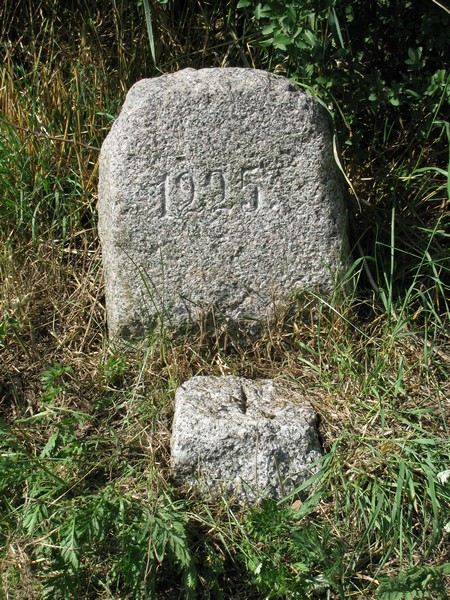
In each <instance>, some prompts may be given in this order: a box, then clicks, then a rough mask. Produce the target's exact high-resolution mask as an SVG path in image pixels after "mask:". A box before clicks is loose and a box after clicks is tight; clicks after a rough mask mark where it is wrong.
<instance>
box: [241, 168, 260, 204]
mask: <svg viewBox="0 0 450 600" xmlns="http://www.w3.org/2000/svg"><path fill="white" fill-rule="evenodd" d="M258 175H259V169H258V168H257V167H242V168H241V187H242V191H243V192H244V202H243V204H242V206H243V207H244V208H245V209H246V210H257V209H258V208H259V205H260V201H261V198H260V196H261V194H260V190H259V188H258V185H257V176H258Z"/></svg>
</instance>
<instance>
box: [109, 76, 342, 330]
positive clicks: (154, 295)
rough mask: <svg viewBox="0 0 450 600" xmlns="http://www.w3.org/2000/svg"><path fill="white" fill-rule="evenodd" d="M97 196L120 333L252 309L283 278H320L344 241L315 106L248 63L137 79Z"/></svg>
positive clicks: (282, 292) (287, 284) (283, 288)
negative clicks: (207, 312)
mask: <svg viewBox="0 0 450 600" xmlns="http://www.w3.org/2000/svg"><path fill="white" fill-rule="evenodd" d="M98 209H99V231H100V236H101V241H102V246H103V261H104V270H105V279H106V305H107V314H108V322H109V331H110V335H111V336H112V337H116V336H117V337H119V338H124V339H130V340H131V339H134V338H136V339H139V338H140V337H142V336H144V335H145V332H146V330H147V328H148V327H150V326H151V325H152V322H154V321H155V319H158V317H161V316H163V317H164V319H165V322H166V323H167V324H169V325H171V324H172V325H175V326H178V325H183V324H185V323H187V322H190V321H191V320H192V319H195V318H197V316H198V314H199V313H200V312H201V311H202V310H204V309H205V308H207V307H210V306H216V307H218V308H219V309H220V310H221V311H222V312H223V313H224V314H225V315H226V316H227V317H228V318H230V319H232V320H236V319H239V320H242V319H247V318H249V319H252V320H253V319H256V320H260V319H264V318H265V317H266V316H267V314H268V313H269V312H270V311H271V309H272V307H273V306H274V303H275V304H276V303H278V302H279V301H280V300H283V299H286V297H287V296H289V294H290V293H291V292H292V291H293V290H294V289H311V288H313V289H322V290H324V291H327V290H329V289H330V288H331V287H332V278H333V274H334V273H335V272H336V271H337V270H338V269H339V267H340V265H341V257H342V255H343V252H344V253H345V252H346V247H347V245H346V241H345V227H346V217H345V210H344V204H343V185H342V181H341V176H340V173H339V170H338V168H337V166H336V164H335V161H334V158H333V150H332V132H331V129H330V126H329V123H328V118H327V115H326V111H325V110H324V109H323V108H322V107H321V106H320V104H319V103H318V102H317V101H316V100H314V99H313V98H311V97H309V96H307V95H306V94H305V93H303V92H302V91H300V90H299V89H298V88H297V87H296V86H294V85H292V84H291V83H290V82H289V81H288V80H287V79H285V78H284V77H280V76H276V75H272V74H269V73H266V72H263V71H257V70H251V69H238V68H229V69H216V68H214V69H201V70H198V71H197V70H194V69H185V70H183V71H180V72H178V73H174V74H168V75H163V76H161V77H157V78H155V79H147V80H142V81H140V82H138V83H136V84H135V85H134V86H133V87H132V89H131V90H130V91H129V93H128V95H127V98H126V101H125V104H124V106H123V108H122V111H121V113H120V116H119V117H118V119H117V120H116V122H115V123H114V125H113V127H112V129H111V131H110V133H109V135H108V136H107V138H106V140H105V142H104V144H103V146H102V151H101V156H100V185H99V203H98Z"/></svg>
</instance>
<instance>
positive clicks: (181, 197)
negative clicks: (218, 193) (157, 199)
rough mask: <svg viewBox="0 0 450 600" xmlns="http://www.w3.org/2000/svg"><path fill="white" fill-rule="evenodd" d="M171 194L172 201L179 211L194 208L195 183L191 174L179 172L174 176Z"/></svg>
mask: <svg viewBox="0 0 450 600" xmlns="http://www.w3.org/2000/svg"><path fill="white" fill-rule="evenodd" d="M173 196H174V199H173V201H174V202H175V205H176V206H177V208H178V210H180V212H184V211H186V210H193V209H194V210H195V207H194V201H195V185H194V180H193V179H192V175H190V174H189V173H181V174H180V175H178V176H177V177H176V178H175V186H174V190H173ZM171 199H172V198H171Z"/></svg>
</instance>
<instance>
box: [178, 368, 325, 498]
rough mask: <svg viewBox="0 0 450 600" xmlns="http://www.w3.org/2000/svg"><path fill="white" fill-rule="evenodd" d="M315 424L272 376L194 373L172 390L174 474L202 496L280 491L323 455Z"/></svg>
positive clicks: (307, 406) (262, 494) (309, 410)
mask: <svg viewBox="0 0 450 600" xmlns="http://www.w3.org/2000/svg"><path fill="white" fill-rule="evenodd" d="M316 424H317V415H316V413H315V412H314V410H313V408H312V407H311V405H310V404H309V403H308V402H307V401H306V400H305V398H304V397H303V396H301V395H300V394H299V393H298V392H295V391H292V390H289V389H287V388H285V387H283V386H282V385H280V384H277V383H275V382H274V381H271V380H259V381H250V380H248V379H244V378H242V377H233V376H227V377H193V378H192V379H189V380H188V381H187V382H186V383H184V384H183V385H182V386H181V387H180V388H178V390H177V392H176V396H175V416H174V421H173V430H172V440H171V449H172V468H173V473H174V479H175V481H176V482H177V483H178V484H187V485H188V486H191V487H195V488H197V489H198V490H199V491H200V493H202V494H203V495H205V496H207V497H214V496H215V495H217V494H222V493H224V494H226V495H231V496H234V497H235V498H236V499H237V500H238V501H240V502H254V501H255V500H257V499H259V498H261V497H272V498H280V497H282V496H283V495H284V494H287V493H289V492H291V491H293V490H294V489H295V488H296V487H298V486H299V485H300V484H301V483H303V482H304V481H305V480H306V479H307V478H308V477H309V476H310V475H311V474H312V470H311V468H312V467H311V464H312V463H313V462H314V461H316V460H317V459H318V458H320V456H321V455H322V450H321V446H320V442H319V439H318V434H317V429H316Z"/></svg>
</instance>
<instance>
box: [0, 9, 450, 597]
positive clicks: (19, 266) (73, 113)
mask: <svg viewBox="0 0 450 600" xmlns="http://www.w3.org/2000/svg"><path fill="white" fill-rule="evenodd" d="M147 4H148V9H149V11H150V12H149V13H148V18H147V23H148V19H149V18H150V19H151V25H152V35H153V46H154V52H153V51H151V49H150V44H149V39H148V32H147V26H146V19H145V10H144V9H145V7H144V5H141V4H139V3H136V4H133V3H127V2H115V3H113V4H111V6H110V7H109V8H108V9H106V8H104V9H103V12H102V10H100V9H98V7H96V6H94V5H92V4H91V3H88V2H86V3H84V4H83V6H82V7H78V8H76V9H74V10H73V11H69V8H66V7H64V6H61V3H58V2H56V0H55V1H51V2H38V3H34V4H29V3H24V2H20V3H19V4H17V3H12V2H9V0H8V1H6V2H4V3H3V5H2V7H0V27H1V29H2V37H1V39H2V42H1V44H2V59H1V60H2V62H1V78H0V90H1V93H0V182H1V184H0V211H1V217H2V218H1V222H0V284H1V289H0V447H1V449H0V582H1V585H0V590H1V591H0V598H5V599H6V598H30V599H32V598H46V597H49V598H72V597H74V598H111V599H112V598H114V599H119V598H136V599H138V598H152V597H154V598H175V597H179V596H180V595H181V594H184V596H185V597H192V598H193V597H199V598H239V597H242V598H261V597H265V598H306V597H311V598H314V597H317V598H374V597H380V598H385V599H386V598H394V597H395V598H413V597H417V598H419V597H430V598H437V599H439V598H445V597H447V595H448V593H449V570H450V567H449V562H450V561H449V555H448V536H449V535H450V532H449V529H450V523H449V522H450V516H449V514H450V479H449V478H448V476H447V475H446V473H447V474H448V470H449V469H450V443H449V431H448V427H449V415H450V406H449V398H450V387H449V381H450V378H449V374H450V339H449V335H448V326H449V315H450V311H449V281H450V279H449V267H450V261H449V253H448V249H447V247H448V235H449V231H448V224H449V210H448V209H449V171H448V168H447V164H448V156H449V146H450V143H449V126H448V123H447V122H446V121H445V119H443V118H442V110H441V109H442V106H443V104H444V103H445V102H446V97H447V96H446V95H445V93H444V91H442V92H441V96H442V98H441V104H440V106H439V107H438V108H439V110H435V111H434V112H432V113H430V116H429V119H428V121H427V127H426V131H424V133H423V135H422V134H421V137H420V140H421V142H420V145H416V146H415V147H414V146H413V145H410V146H408V145H406V146H403V145H402V143H403V141H404V140H407V139H408V137H407V135H406V133H407V132H405V136H404V137H402V136H401V135H400V137H399V130H401V129H402V127H401V124H400V126H399V123H398V122H397V121H395V118H396V117H395V115H394V116H393V113H392V112H387V113H386V114H385V118H384V120H380V114H379V113H377V115H376V119H374V125H373V139H372V141H371V144H370V148H371V149H369V150H368V151H366V150H365V149H364V148H362V147H358V148H355V144H356V141H355V139H356V138H358V136H355V138H353V142H352V144H353V145H348V150H346V151H345V152H344V156H343V164H344V166H345V168H346V170H347V174H348V176H349V177H350V179H351V180H352V184H353V186H354V188H355V190H356V191H357V193H358V196H359V197H360V198H361V199H362V200H363V202H362V206H363V208H362V209H361V210H360V211H359V209H357V208H356V206H355V210H354V212H355V214H354V216H353V230H352V236H353V241H354V246H355V250H354V259H355V261H354V265H353V267H352V269H351V270H350V271H349V273H348V282H347V285H346V286H341V287H340V286H336V290H335V294H334V296H333V297H331V298H318V297H317V296H315V295H313V294H306V293H305V294H302V295H299V296H297V297H295V298H292V303H291V306H290V307H288V308H287V309H286V311H285V312H284V311H283V310H282V309H281V308H280V310H279V312H278V313H277V314H276V315H275V316H274V318H273V320H272V321H271V322H268V323H267V326H266V327H265V328H264V331H263V332H262V333H261V335H260V336H259V337H258V338H257V339H250V338H249V337H248V335H246V333H245V331H239V329H236V328H233V327H231V326H230V325H229V324H228V323H227V321H226V319H225V318H224V317H223V316H221V315H210V316H209V319H208V320H206V319H205V320H204V321H200V322H199V323H197V324H195V325H194V326H193V328H192V330H191V331H190V332H189V333H186V334H185V335H184V336H181V335H179V336H174V335H173V334H172V333H171V332H170V331H163V332H160V331H158V332H155V335H153V336H152V337H150V338H149V340H148V344H147V346H146V348H145V349H143V350H142V352H141V353H140V354H139V353H137V354H136V355H122V354H120V353H118V352H116V351H114V350H113V349H111V348H110V346H109V345H108V343H107V340H106V337H105V313H104V306H103V288H102V275H101V265H100V249H99V247H98V240H97V235H96V218H95V203H96V186H97V158H98V150H97V149H98V148H99V147H100V145H101V143H102V140H103V139H104V137H105V135H106V133H107V132H108V130H109V128H110V125H111V123H112V121H113V119H114V118H115V116H116V114H117V112H118V110H119V107H120V105H121V102H122V101H123V97H124V94H125V92H126V90H127V89H128V88H129V87H130V85H131V84H132V83H133V82H134V81H135V80H137V79H139V78H141V77H143V76H150V75H152V76H153V75H156V74H158V73H159V70H160V71H168V70H175V69H178V68H182V67H185V66H197V67H199V66H229V65H239V66H252V67H261V66H263V67H265V68H268V67H270V66H272V67H273V68H274V69H276V70H277V71H280V70H281V71H283V69H284V68H285V67H286V64H285V63H283V62H282V61H281V62H278V61H279V58H280V56H279V55H278V54H277V53H274V52H273V51H271V52H267V51H266V50H264V46H261V45H259V44H260V41H261V39H262V38H261V31H260V30H258V29H257V26H258V23H259V21H258V20H255V17H254V13H253V12H252V13H251V14H250V13H249V12H245V11H246V10H248V6H247V7H246V6H244V5H245V4H248V3H245V2H244V3H242V2H241V3H239V4H241V5H242V6H241V8H239V9H238V8H237V3H232V2H226V3H223V2H202V3H197V2H191V1H189V2H184V3H178V2H168V3H166V4H165V3H163V2H154V3H147ZM279 4H280V6H279V8H280V10H281V9H283V10H284V8H285V7H283V6H282V4H283V3H279ZM277 5H278V4H277ZM274 6H275V3H274ZM280 15H281V13H280ZM280 15H278V16H276V20H278V17H279V16H280ZM336 16H337V17H339V15H338V13H336ZM262 20H263V19H262V17H261V19H260V21H261V23H262ZM277 22H278V21H277ZM311 22H312V21H311V19H309V20H308V23H311ZM315 23H316V25H315V26H316V27H319V24H318V23H319V21H316V22H315ZM334 26H335V25H334ZM344 33H345V31H344V29H343V28H342V31H341V36H344ZM334 34H336V35H337V30H336V29H335V30H334ZM264 35H265V34H264ZM264 35H263V36H262V37H263V38H264ZM321 35H323V37H322V38H321V40H322V42H321V43H323V48H328V47H332V43H333V40H332V37H329V36H333V33H332V32H330V30H324V31H323V32H322V33H321ZM327 36H328V37H327ZM266 37H267V36H266ZM343 39H344V38H343ZM344 41H345V40H344ZM278 50H279V49H278ZM152 52H153V56H152ZM269 59H270V60H269ZM290 60H291V63H290V64H293V63H292V58H291V59H290ZM411 60H412V59H411ZM158 69H159V70H158ZM439 89H441V88H439ZM442 89H443V88H442ZM337 100H338V99H337ZM427 102H428V100H427ZM430 102H431V101H430ZM339 106H340V107H341V110H342V111H344V108H343V107H344V106H345V103H343V101H342V100H341V99H339ZM427 106H428V104H427ZM417 107H420V99H419V100H418V104H417ZM417 110H418V108H417ZM337 112H339V111H337ZM343 115H344V117H345V116H348V115H345V114H344V112H343ZM336 118H338V117H336ZM365 119H369V116H368V113H367V114H365ZM394 121H395V122H394ZM365 123H367V121H365ZM380 123H381V125H380ZM352 127H353V128H355V127H356V125H355V124H354V123H353V124H352ZM360 137H362V138H364V139H367V131H365V132H364V136H360ZM364 201H365V202H364ZM211 324H212V325H213V326H211ZM200 373H201V374H211V375H223V374H237V375H243V376H247V377H252V378H258V377H275V378H280V379H284V380H287V381H289V382H290V383H291V384H294V385H296V386H297V387H298V388H299V389H300V390H302V391H303V392H304V394H305V395H306V396H307V397H308V398H310V400H311V402H312V403H313V404H314V406H315V408H316V410H317V411H318V413H319V414H320V416H321V426H320V428H321V435H322V439H323V445H324V450H325V456H324V459H323V461H322V463H321V464H320V468H319V471H318V472H317V474H316V475H314V477H313V478H312V480H310V481H309V482H308V485H307V486H306V485H305V486H304V489H302V490H298V491H299V492H300V491H301V492H302V494H301V498H303V501H300V496H299V495H298V494H293V495H292V496H290V497H288V498H285V499H283V500H282V501H280V502H271V501H266V502H264V503H263V504H262V505H261V506H257V507H253V508H252V509H250V508H248V509H246V510H243V509H242V508H238V507H236V506H234V505H233V504H232V503H230V500H229V499H227V498H223V499H218V500H217V501H215V502H206V501H204V500H202V499H200V498H198V497H197V496H195V494H193V493H189V492H187V491H186V490H179V489H174V488H173V487H172V485H171V480H170V456H169V454H170V453H169V438H170V427H171V417H172V409H173V398H174V394H175V390H176V388H177V386H178V385H180V384H181V383H182V382H183V381H185V380H186V379H187V378H189V377H190V376H192V375H195V374H200Z"/></svg>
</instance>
